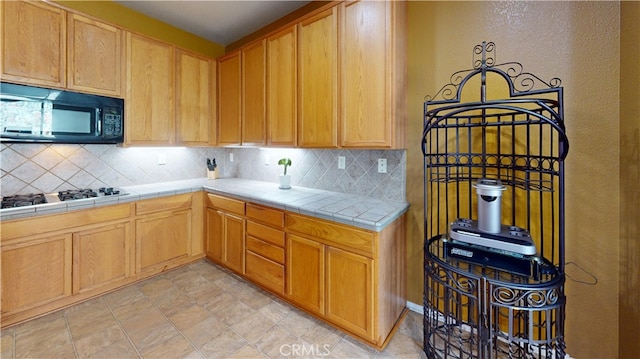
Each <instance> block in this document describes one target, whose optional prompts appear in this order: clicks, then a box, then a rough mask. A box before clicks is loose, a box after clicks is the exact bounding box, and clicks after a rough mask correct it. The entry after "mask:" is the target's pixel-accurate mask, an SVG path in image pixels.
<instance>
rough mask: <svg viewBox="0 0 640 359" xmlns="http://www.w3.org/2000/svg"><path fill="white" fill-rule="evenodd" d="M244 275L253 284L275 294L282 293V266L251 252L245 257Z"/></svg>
mask: <svg viewBox="0 0 640 359" xmlns="http://www.w3.org/2000/svg"><path fill="white" fill-rule="evenodd" d="M245 260H246V262H245V263H246V271H245V275H246V276H247V277H248V278H249V279H251V280H253V281H254V282H256V283H258V284H261V285H263V286H264V287H266V288H269V289H271V290H273V291H274V292H276V293H279V294H282V293H283V292H284V266H283V265H281V264H278V263H275V262H272V261H270V260H268V259H266V258H264V257H261V256H259V255H257V254H254V253H252V252H247V255H246V259H245Z"/></svg>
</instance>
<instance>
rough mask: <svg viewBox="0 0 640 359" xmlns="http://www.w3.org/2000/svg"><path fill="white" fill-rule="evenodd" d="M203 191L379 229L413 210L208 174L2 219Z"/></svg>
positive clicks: (5, 213) (9, 213) (12, 212)
mask: <svg viewBox="0 0 640 359" xmlns="http://www.w3.org/2000/svg"><path fill="white" fill-rule="evenodd" d="M203 189H204V190H205V191H207V192H209V193H216V194H220V195H224V196H228V197H233V198H237V199H240V200H244V201H248V202H253V203H257V204H262V205H265V206H268V207H272V208H278V209H283V210H286V211H289V212H294V213H300V214H304V215H308V216H311V217H316V218H321V219H326V220H330V221H333V222H338V223H343V224H348V225H351V226H355V227H359V228H363V229H368V230H373V231H376V232H379V231H381V230H382V229H383V228H384V227H386V226H387V225H389V224H390V223H391V222H393V221H394V220H395V219H397V218H398V217H400V216H401V215H402V214H403V213H404V212H406V211H407V209H408V208H409V204H408V203H407V202H402V201H389V200H383V199H377V198H372V197H365V196H360V195H351V194H346V193H340V192H332V191H324V190H319V189H312V188H305V187H298V186H292V187H291V189H287V190H282V189H279V188H278V184H277V183H273V182H262V181H253V180H247V179H240V178H219V179H216V180H209V179H206V178H199V179H192V180H183V181H172V182H162V183H157V184H148V185H138V186H129V187H122V188H121V190H122V191H123V192H126V193H128V194H126V195H120V196H116V197H98V198H89V199H78V200H74V201H66V202H56V203H46V204H40V205H36V206H28V207H18V208H7V209H2V210H0V219H2V220H10V219H17V218H26V217H33V216H37V215H45V214H51V213H61V212H66V211H72V210H77V209H87V208H92V207H98V206H105V205H111V204H116V203H125V202H133V201H139V200H144V199H150V198H158V197H163V196H171V195H175V194H181V193H190V192H197V191H202V190H203Z"/></svg>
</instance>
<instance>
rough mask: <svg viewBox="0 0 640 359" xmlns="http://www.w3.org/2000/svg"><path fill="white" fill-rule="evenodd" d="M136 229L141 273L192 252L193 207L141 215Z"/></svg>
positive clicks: (137, 266) (139, 270)
mask: <svg viewBox="0 0 640 359" xmlns="http://www.w3.org/2000/svg"><path fill="white" fill-rule="evenodd" d="M135 231H136V259H137V264H136V270H137V272H138V273H140V272H144V271H146V270H152V269H155V268H157V267H161V266H163V265H165V264H166V262H169V261H171V260H175V259H178V258H181V257H186V256H188V255H190V252H191V251H190V243H191V210H180V211H167V212H160V213H157V214H153V215H148V216H147V217H144V218H139V219H137V220H136V229H135Z"/></svg>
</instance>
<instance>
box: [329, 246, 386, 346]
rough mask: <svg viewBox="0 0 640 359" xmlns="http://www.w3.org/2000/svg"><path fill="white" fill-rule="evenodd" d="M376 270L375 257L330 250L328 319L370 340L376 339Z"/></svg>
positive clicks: (330, 248) (335, 249)
mask: <svg viewBox="0 0 640 359" xmlns="http://www.w3.org/2000/svg"><path fill="white" fill-rule="evenodd" d="M373 269H374V262H373V260H372V259H371V258H367V257H364V256H361V255H358V254H353V253H349V252H346V251H343V250H340V249H337V248H332V247H328V248H326V272H325V273H326V312H325V316H326V317H327V319H329V320H330V321H332V322H334V323H336V324H338V325H340V326H341V327H344V328H346V329H348V330H349V331H350V332H352V333H354V334H357V335H359V336H361V337H363V338H366V339H368V340H374V330H373V320H374V318H373V316H374V311H373V309H374V307H373V303H374V293H373V287H374V283H373V273H374V272H373Z"/></svg>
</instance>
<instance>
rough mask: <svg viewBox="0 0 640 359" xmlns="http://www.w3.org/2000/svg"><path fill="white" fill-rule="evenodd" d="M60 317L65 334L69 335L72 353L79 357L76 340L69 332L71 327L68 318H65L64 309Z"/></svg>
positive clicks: (65, 312)
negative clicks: (62, 320)
mask: <svg viewBox="0 0 640 359" xmlns="http://www.w3.org/2000/svg"><path fill="white" fill-rule="evenodd" d="M62 318H63V319H64V326H65V328H66V329H67V334H68V335H69V340H70V341H71V347H72V348H73V354H74V355H75V357H76V358H79V357H80V356H79V355H78V349H77V348H76V341H75V339H73V334H71V328H70V327H69V320H68V319H67V311H66V310H64V311H63V312H62Z"/></svg>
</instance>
